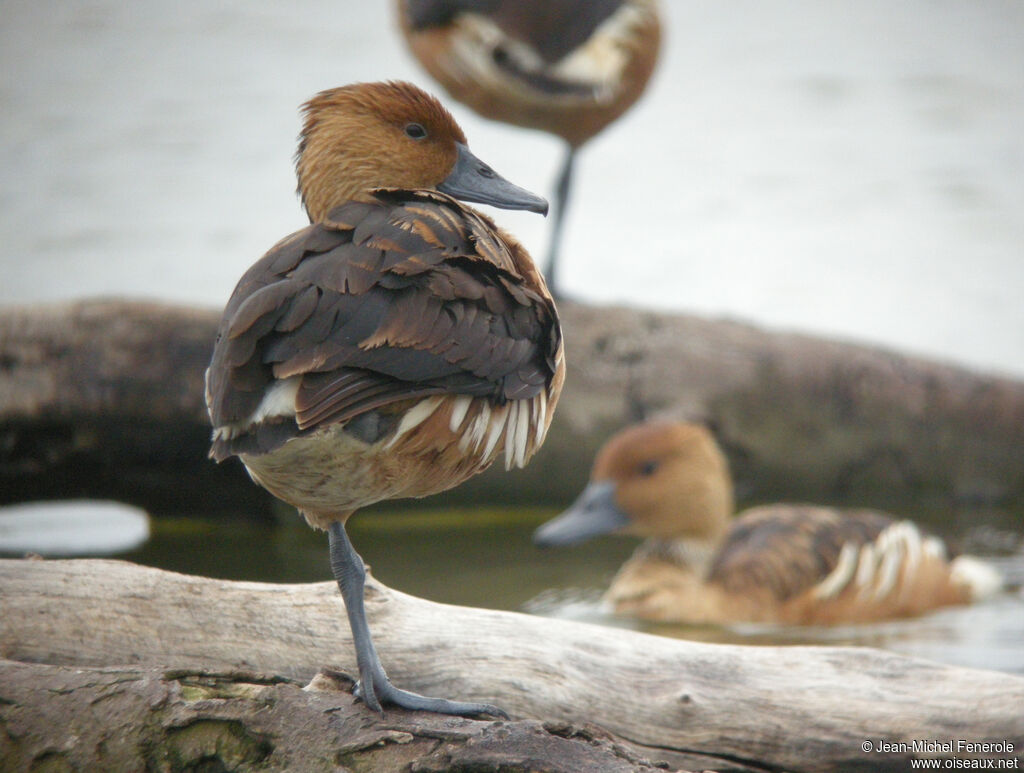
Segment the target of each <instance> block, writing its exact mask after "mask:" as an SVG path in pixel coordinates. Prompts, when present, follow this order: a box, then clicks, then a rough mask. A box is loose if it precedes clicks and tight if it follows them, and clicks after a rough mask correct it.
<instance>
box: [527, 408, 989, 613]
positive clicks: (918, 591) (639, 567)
mask: <svg viewBox="0 0 1024 773" xmlns="http://www.w3.org/2000/svg"><path fill="white" fill-rule="evenodd" d="M732 511H733V492H732V481H731V478H730V475H729V467H728V464H727V462H726V459H725V455H724V454H723V453H722V451H721V450H720V449H719V447H718V445H717V443H716V442H715V440H714V438H713V437H712V435H711V433H710V432H709V431H708V430H707V429H705V428H704V427H702V426H700V425H696V424H684V423H676V422H648V423H644V424H639V425H634V426H632V427H629V428H627V429H625V430H623V431H621V432H620V433H618V434H617V435H615V436H614V437H612V438H611V439H610V440H609V441H608V442H607V443H606V444H605V445H604V446H603V447H602V448H601V450H600V451H599V453H598V455H597V458H596V460H595V462H594V467H593V470H592V472H591V480H590V483H589V484H588V485H587V487H586V488H585V489H584V491H583V493H582V494H581V495H580V496H579V497H578V498H577V500H576V502H575V503H574V504H573V505H572V507H571V508H570V509H569V510H567V511H565V512H564V513H562V514H561V515H559V516H558V517H557V518H555V519H553V520H551V521H549V522H547V523H546V524H544V525H543V526H541V527H540V528H539V529H538V530H537V531H536V533H535V534H534V539H535V541H536V542H537V543H538V544H540V545H565V544H570V543H574V542H578V541H581V540H583V539H586V538H589V537H592V536H595V535H598V534H606V533H612V532H618V533H623V534H633V535H638V536H642V537H646V538H647V541H646V542H644V543H642V544H641V545H640V546H639V547H638V548H637V550H636V552H635V553H634V555H633V556H632V557H631V558H630V559H629V560H628V561H627V562H626V563H625V564H624V565H623V566H622V568H621V569H620V570H619V572H618V574H617V575H616V576H615V578H614V580H613V581H612V584H611V587H610V588H609V590H608V591H607V593H606V595H605V600H606V601H607V602H608V603H609V604H610V605H611V606H612V608H613V609H614V610H615V612H616V613H618V614H621V615H624V616H630V617H637V618H642V619H647V620H657V621H667V622H686V623H715V624H727V623H737V622H760V623H788V624H835V623H854V622H867V621H871V620H882V619H886V618H896V617H909V616H914V615H919V614H922V613H924V612H926V611H928V610H931V609H936V608H939V607H944V606H950V605H956V604H966V603H969V602H971V601H973V600H975V599H976V598H979V597H981V596H984V595H988V594H990V593H993V592H995V591H996V590H998V588H999V586H1000V579H999V577H998V575H997V574H996V572H995V570H994V569H993V568H991V567H989V566H988V565H986V564H983V563H982V562H980V561H978V560H977V559H973V558H970V557H967V556H960V557H958V558H956V559H953V560H952V561H950V560H949V559H948V558H947V553H946V547H945V545H944V544H943V542H942V541H941V540H940V539H939V538H937V537H934V536H928V535H925V534H923V533H922V532H921V531H920V530H919V529H918V528H917V526H915V525H914V524H913V523H911V522H910V521H897V520H894V519H893V518H891V517H889V516H886V515H883V514H881V513H878V512H874V511H871V510H836V509H833V508H827V507H816V506H813V505H790V504H777V505H766V506H762V507H755V508H752V509H750V510H747V511H746V512H745V513H742V514H740V515H739V516H738V517H736V518H735V519H733V517H732Z"/></svg>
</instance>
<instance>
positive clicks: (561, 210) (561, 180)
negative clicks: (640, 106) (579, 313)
mask: <svg viewBox="0 0 1024 773" xmlns="http://www.w3.org/2000/svg"><path fill="white" fill-rule="evenodd" d="M575 161H576V148H574V147H572V146H571V145H570V146H569V148H568V149H567V150H566V153H565V161H563V162H562V171H561V172H560V173H559V175H558V183H557V185H556V186H555V217H554V220H553V221H552V223H551V243H550V244H549V245H548V264H547V271H546V272H545V274H546V275H547V276H546V278H547V282H548V289H549V290H550V291H551V294H552V295H553V296H554V297H555V298H560V297H561V292H560V290H559V288H558V282H557V279H558V255H559V252H560V250H561V246H562V226H563V225H564V223H565V210H566V207H567V206H568V205H569V192H570V191H571V189H572V173H573V166H574V164H575Z"/></svg>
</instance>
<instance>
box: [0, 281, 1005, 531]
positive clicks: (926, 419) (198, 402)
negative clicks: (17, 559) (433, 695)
mask: <svg viewBox="0 0 1024 773" xmlns="http://www.w3.org/2000/svg"><path fill="white" fill-rule="evenodd" d="M559 308H560V311H561V314H562V319H563V327H564V332H565V339H566V350H567V362H568V367H569V373H568V377H567V380H566V387H565V392H564V395H563V399H562V400H561V403H560V405H559V410H558V412H557V414H556V416H555V423H554V425H553V427H552V430H551V432H550V434H549V437H548V441H547V443H546V444H545V446H544V448H543V449H542V450H541V452H540V455H538V458H537V459H536V460H535V463H533V464H531V465H528V466H527V468H526V469H525V470H522V471H516V472H513V473H505V471H504V470H494V471H489V472H488V473H485V474H484V475H481V476H478V477H477V478H475V479H473V480H471V481H469V482H468V483H467V484H465V485H463V486H461V487H459V488H458V489H456V490H454V491H452V492H449V493H447V494H445V495H442V496H441V498H437V499H433V500H432V501H433V502H435V503H442V504H443V503H453V504H454V503H460V504H464V503H474V504H475V503H479V502H481V501H487V502H492V503H499V504H501V503H504V504H524V503H543V504H564V503H566V502H568V501H570V500H571V499H572V498H573V497H574V496H575V494H576V493H578V491H579V489H580V487H581V486H582V484H583V482H584V481H585V480H586V477H587V473H588V471H589V467H590V462H591V459H592V455H593V453H594V452H595V451H596V449H597V447H598V446H599V445H600V444H601V443H602V442H603V441H604V440H605V439H607V437H608V435H610V434H611V433H612V432H613V431H614V430H616V429H618V428H620V427H621V426H622V425H623V424H624V423H627V422H629V421H632V420H634V419H636V418H638V416H639V415H641V414H646V415H652V414H670V415H675V416H689V417H694V416H699V417H702V418H705V419H707V420H708V421H709V422H710V423H711V424H712V425H713V426H714V427H715V428H716V430H717V432H718V434H719V438H720V440H721V442H722V444H723V446H724V447H725V448H726V450H727V453H728V454H729V457H730V461H731V463H732V466H733V469H734V473H735V477H736V479H737V482H738V485H739V489H740V494H741V498H745V499H757V500H766V499H803V500H809V501H816V502H822V503H833V504H856V505H876V506H882V507H888V508H890V509H900V507H901V506H902V505H904V504H906V506H908V507H913V508H914V509H917V510H921V509H922V508H927V507H928V506H935V505H939V506H950V505H955V504H957V503H960V504H962V503H965V502H966V503H970V502H979V503H982V504H988V505H992V504H995V505H999V506H1002V507H1004V508H1006V509H1012V510H1017V511H1019V510H1021V509H1022V508H1024V457H1022V455H1021V454H1020V453H1019V449H1020V448H1021V447H1022V446H1024V383H1022V382H1020V381H1016V380H1012V379H1008V378H1000V377H996V376H989V375H982V374H976V373H971V372H969V371H966V370H964V369H961V368H956V367H951V366H948V365H942V364H938V363H934V362H929V361H927V360H923V359H919V358H913V357H905V356H902V355H899V354H894V353H892V352H887V351H884V350H881V349H874V348H868V347H863V346H854V345H851V344H845V343H838V342H833V341H826V340H821V339H815V338H811V337H808V336H801V335H793V334H782V333H770V332H765V331H763V330H759V329H757V328H755V327H752V326H750V325H744V324H741V323H737V322H730V321H713V320H705V319H700V318H697V317H693V316H687V315H682V314H668V313H656V312H647V311H639V310H634V309H626V308H614V307H612V308H609V307H595V306H587V305H583V304H577V303H572V302H565V301H563V302H562V303H560V304H559ZM218 316H219V315H218V313H217V312H216V311H213V310H203V311H200V310H195V309H189V308H181V307H174V306H166V305H159V304H153V303H141V302H134V303H133V302H127V301H84V302H79V303H71V304H66V305H58V306H40V307H28V308H21V309H18V308H8V309H4V310H0V503H4V502H14V501H22V500H26V499H38V498H52V497H54V496H60V495H61V494H64V495H73V496H94V497H109V498H115V499H121V500H124V501H128V502H130V503H132V504H136V505H139V506H141V507H144V508H146V509H148V510H150V511H151V512H154V513H156V514H159V513H162V512H167V511H174V512H178V513H180V512H189V511H193V510H197V511H201V512H204V513H216V512H218V511H223V510H230V511H232V512H235V513H250V514H253V515H263V516H265V515H266V514H267V513H268V512H269V508H270V499H269V497H268V496H267V495H265V494H264V493H263V492H262V491H261V490H260V489H259V488H258V487H256V486H253V485H252V484H251V483H250V481H249V480H248V477H247V476H246V475H245V473H244V471H243V470H242V468H241V466H240V465H237V464H225V465H220V466H217V465H214V464H212V463H211V462H209V461H208V460H207V459H206V450H207V439H208V436H209V427H208V424H207V419H206V412H205V408H204V405H203V389H202V382H203V372H204V369H205V368H206V364H207V361H208V358H209V353H210V349H211V347H212V342H213V337H214V332H215V328H216V324H217V319H218ZM183 480H187V481H188V485H182V481H183Z"/></svg>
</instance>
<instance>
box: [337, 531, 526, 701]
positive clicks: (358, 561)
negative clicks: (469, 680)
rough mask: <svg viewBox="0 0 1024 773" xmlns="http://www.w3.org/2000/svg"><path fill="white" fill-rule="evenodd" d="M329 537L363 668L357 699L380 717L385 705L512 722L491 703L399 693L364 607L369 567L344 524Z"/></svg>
mask: <svg viewBox="0 0 1024 773" xmlns="http://www.w3.org/2000/svg"><path fill="white" fill-rule="evenodd" d="M328 537H329V539H330V548H331V571H332V572H333V574H334V579H335V580H337V581H338V587H339V588H340V589H341V597H342V598H343V599H344V600H345V611H346V612H347V614H348V623H349V626H351V628H352V640H353V641H354V643H355V648H356V664H357V665H358V667H359V681H358V683H357V684H356V690H355V694H356V697H357V698H361V699H362V700H363V702H364V703H365V704H366V705H367V706H369V707H370V708H371V709H373V710H374V711H377V712H380V713H383V709H382V708H381V703H392V704H394V705H395V706H399V707H401V708H404V709H410V710H413V711H435V712H437V713H439V714H456V715H459V716H472V715H476V714H490V715H491V716H496V717H503V718H505V719H508V714H506V713H505V712H504V711H502V710H501V709H499V708H498V707H497V706H492V705H490V704H489V703H469V702H465V701H449V700H445V699H443V698H427V697H425V696H423V695H418V694H417V693H414V692H409V691H407V690H399V689H398V688H397V687H395V686H394V685H393V684H391V681H390V680H389V679H388V675H387V674H386V673H384V668H383V666H381V664H380V658H379V657H378V656H377V648H376V647H375V646H374V645H373V639H372V638H371V637H370V626H369V624H368V623H367V622H366V607H365V605H364V603H363V587H364V585H365V582H366V567H365V565H364V564H363V559H362V558H360V557H359V554H358V553H356V551H355V548H353V547H352V542H351V541H350V540H349V538H348V534H347V533H346V532H345V526H344V524H342V523H341V522H340V521H335V522H334V523H332V524H331V527H330V529H329V530H328Z"/></svg>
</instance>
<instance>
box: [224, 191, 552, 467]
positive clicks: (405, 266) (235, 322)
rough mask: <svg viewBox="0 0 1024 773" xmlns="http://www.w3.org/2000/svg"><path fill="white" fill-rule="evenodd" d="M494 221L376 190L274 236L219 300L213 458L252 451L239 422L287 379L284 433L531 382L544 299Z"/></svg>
mask: <svg viewBox="0 0 1024 773" xmlns="http://www.w3.org/2000/svg"><path fill="white" fill-rule="evenodd" d="M497 233H498V231H497V230H496V228H495V226H494V225H493V223H491V222H490V221H489V220H487V219H486V218H485V217H484V216H482V215H480V214H479V213H476V212H474V211H473V210H470V209H468V208H465V207H462V206H461V205H460V204H458V203H457V202H456V201H455V200H453V199H450V198H449V197H447V196H443V195H441V194H435V193H430V192H415V193H409V192H396V191H381V192H379V193H378V194H377V199H376V201H374V202H370V203H366V202H351V203H348V204H345V205H343V206H341V207H339V208H337V209H336V210H334V211H333V212H332V213H331V214H330V216H329V218H328V220H327V221H326V222H324V223H321V224H314V225H311V226H309V227H308V228H306V229H304V230H302V231H300V232H298V233H296V234H294V235H293V236H291V237H289V238H287V239H285V240H284V241H282V242H280V243H279V244H278V245H277V246H276V247H274V248H273V249H272V250H271V251H270V252H269V253H267V254H266V255H265V256H264V257H263V258H262V259H261V260H260V261H259V262H258V263H257V264H256V265H254V266H253V267H252V268H251V269H250V270H249V271H248V272H247V273H246V274H245V276H243V278H242V280H241V281H240V282H239V284H238V287H237V288H236V290H235V292H234V294H233V295H232V297H231V300H230V301H229V303H228V305H227V308H226V309H225V312H224V317H223V320H222V322H221V327H220V332H219V334H218V338H217V343H216V345H215V348H214V353H213V358H212V360H211V366H210V371H209V375H208V383H207V390H208V403H209V409H210V416H211V419H212V420H213V424H214V426H215V427H222V426H225V425H230V426H234V427H235V428H236V429H235V430H234V431H233V432H231V433H228V435H229V436H228V435H225V436H224V437H221V438H219V439H218V440H217V441H215V443H214V449H213V454H214V456H215V457H216V458H224V457H226V456H228V455H230V454H232V453H237V452H238V450H239V449H245V450H247V451H251V450H252V449H253V444H252V442H251V438H247V437H246V436H247V435H251V434H253V433H255V432H256V428H255V427H253V428H247V427H245V426H239V425H240V423H241V424H242V425H244V423H245V422H246V420H247V419H248V418H249V417H250V416H252V414H253V412H254V411H255V410H256V408H257V407H258V406H259V405H260V402H261V400H262V399H263V397H264V394H265V392H266V390H267V389H268V387H270V386H271V385H273V383H274V382H275V381H278V380H281V379H286V378H291V377H299V378H300V379H301V381H300V384H299V387H298V393H297V397H296V406H297V411H298V412H297V416H296V422H295V423H294V425H293V427H292V434H295V433H298V432H306V431H310V430H313V429H316V428H317V427H320V426H323V425H324V424H327V423H331V422H337V421H345V420H347V419H350V418H352V417H354V416H356V415H359V414H360V413H363V412H365V411H368V410H373V409H374V408H379V407H381V406H384V405H387V404H389V403H395V402H398V401H403V400H408V399H410V398H418V397H422V396H425V395H430V394H438V393H442V392H444V393H456V394H468V395H476V396H486V397H489V398H491V399H492V400H494V401H495V402H496V403H499V404H500V403H503V402H505V401H507V400H510V399H520V398H529V397H532V396H534V395H536V394H538V393H539V392H540V391H541V390H542V389H544V388H545V386H546V385H549V384H550V382H551V380H552V378H553V376H554V357H555V353H556V351H557V349H558V346H559V339H560V331H559V327H558V321H557V317H556V313H555V309H554V305H553V303H552V302H551V300H550V298H549V297H548V296H547V295H546V291H545V290H544V288H543V285H540V284H538V286H535V287H533V286H529V285H530V284H531V283H532V282H536V281H539V280H536V279H535V274H531V273H527V272H520V270H519V265H520V259H521V258H520V253H519V252H518V250H519V249H520V248H518V246H517V245H515V244H514V243H510V242H506V241H505V240H504V239H502V238H500V237H497V238H495V237H494V236H492V234H497ZM524 273H527V276H525V277H524ZM277 423H280V420H277ZM264 434H265V435H266V433H264ZM287 437H288V433H287V432H276V433H274V434H273V440H274V442H275V443H276V445H280V443H282V442H284V440H286V439H287ZM274 447H276V446H274ZM258 450H260V451H269V450H272V449H271V448H268V447H263V445H260V446H259V449H258Z"/></svg>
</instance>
